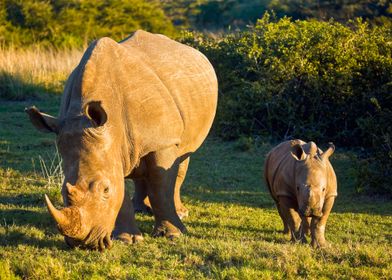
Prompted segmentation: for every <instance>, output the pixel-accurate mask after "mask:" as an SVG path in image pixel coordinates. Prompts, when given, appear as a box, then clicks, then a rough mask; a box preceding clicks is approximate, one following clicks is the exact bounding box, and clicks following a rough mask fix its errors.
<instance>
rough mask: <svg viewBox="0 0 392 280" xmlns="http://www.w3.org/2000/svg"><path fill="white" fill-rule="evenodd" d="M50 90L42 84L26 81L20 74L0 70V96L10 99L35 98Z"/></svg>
mask: <svg viewBox="0 0 392 280" xmlns="http://www.w3.org/2000/svg"><path fill="white" fill-rule="evenodd" d="M49 91H50V90H49V89H48V88H46V87H45V86H43V85H39V84H34V83H31V82H28V81H26V79H25V78H23V77H21V76H20V75H13V74H10V73H8V72H5V71H1V72H0V98H1V99H5V100H12V101H24V100H28V99H37V98H38V96H39V94H40V93H41V94H42V93H43V92H45V93H48V92H49Z"/></svg>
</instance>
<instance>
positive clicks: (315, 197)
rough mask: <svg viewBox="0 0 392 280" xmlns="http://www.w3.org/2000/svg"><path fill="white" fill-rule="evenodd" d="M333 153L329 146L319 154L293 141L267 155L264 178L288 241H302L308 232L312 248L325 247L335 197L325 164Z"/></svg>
mask: <svg viewBox="0 0 392 280" xmlns="http://www.w3.org/2000/svg"><path fill="white" fill-rule="evenodd" d="M334 150H335V147H334V146H333V145H332V144H330V147H329V148H328V149H327V150H326V151H325V152H322V151H321V150H320V149H319V148H317V146H316V144H315V143H314V142H309V143H305V142H303V141H301V140H293V141H286V142H283V143H281V144H279V145H278V146H276V147H275V148H273V149H272V150H271V151H270V152H269V153H268V155H267V158H266V161H265V165H264V177H265V180H266V183H267V186H268V189H269V191H270V193H271V195H272V198H273V199H274V200H275V203H276V206H277V208H278V212H279V215H280V217H281V218H282V220H283V224H284V232H285V233H288V232H289V231H290V233H291V239H292V241H296V240H301V241H302V242H306V239H305V234H308V233H309V229H310V234H311V239H312V241H311V244H312V246H313V247H323V246H325V245H326V242H325V237H324V233H325V225H326V223H327V219H328V216H329V214H330V212H331V209H332V206H333V204H334V201H335V198H336V196H337V182H336V175H335V172H334V170H333V167H332V165H331V163H330V162H329V157H330V156H331V155H332V154H333V152H334Z"/></svg>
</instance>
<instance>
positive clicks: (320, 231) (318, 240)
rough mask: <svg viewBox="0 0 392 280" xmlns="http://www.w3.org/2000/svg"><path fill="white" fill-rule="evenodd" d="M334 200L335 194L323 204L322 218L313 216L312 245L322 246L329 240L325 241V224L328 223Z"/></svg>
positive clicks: (311, 226)
mask: <svg viewBox="0 0 392 280" xmlns="http://www.w3.org/2000/svg"><path fill="white" fill-rule="evenodd" d="M334 202H335V197H334V196H331V197H329V198H327V199H326V200H325V202H324V206H323V216H322V217H321V218H312V223H311V225H310V232H311V237H312V241H311V245H312V246H313V247H321V248H322V247H325V246H326V245H327V242H326V241H325V226H326V224H327V220H328V217H329V214H330V213H331V210H332V207H333V204H334Z"/></svg>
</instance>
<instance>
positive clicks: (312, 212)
mask: <svg viewBox="0 0 392 280" xmlns="http://www.w3.org/2000/svg"><path fill="white" fill-rule="evenodd" d="M298 212H299V214H300V215H301V216H302V217H317V218H319V217H321V216H322V215H323V213H322V211H321V209H312V208H310V207H308V208H305V209H304V208H300V209H299V211H298Z"/></svg>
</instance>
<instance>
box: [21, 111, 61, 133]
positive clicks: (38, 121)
mask: <svg viewBox="0 0 392 280" xmlns="http://www.w3.org/2000/svg"><path fill="white" fill-rule="evenodd" d="M25 112H26V113H27V114H28V115H29V118H30V121H31V123H32V124H33V125H34V126H35V128H36V129H38V130H39V131H41V132H54V133H56V134H57V133H58V130H59V127H58V121H57V118H55V117H52V116H50V115H48V114H45V113H41V112H40V111H39V110H38V108H37V107H35V106H31V107H29V108H25Z"/></svg>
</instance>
